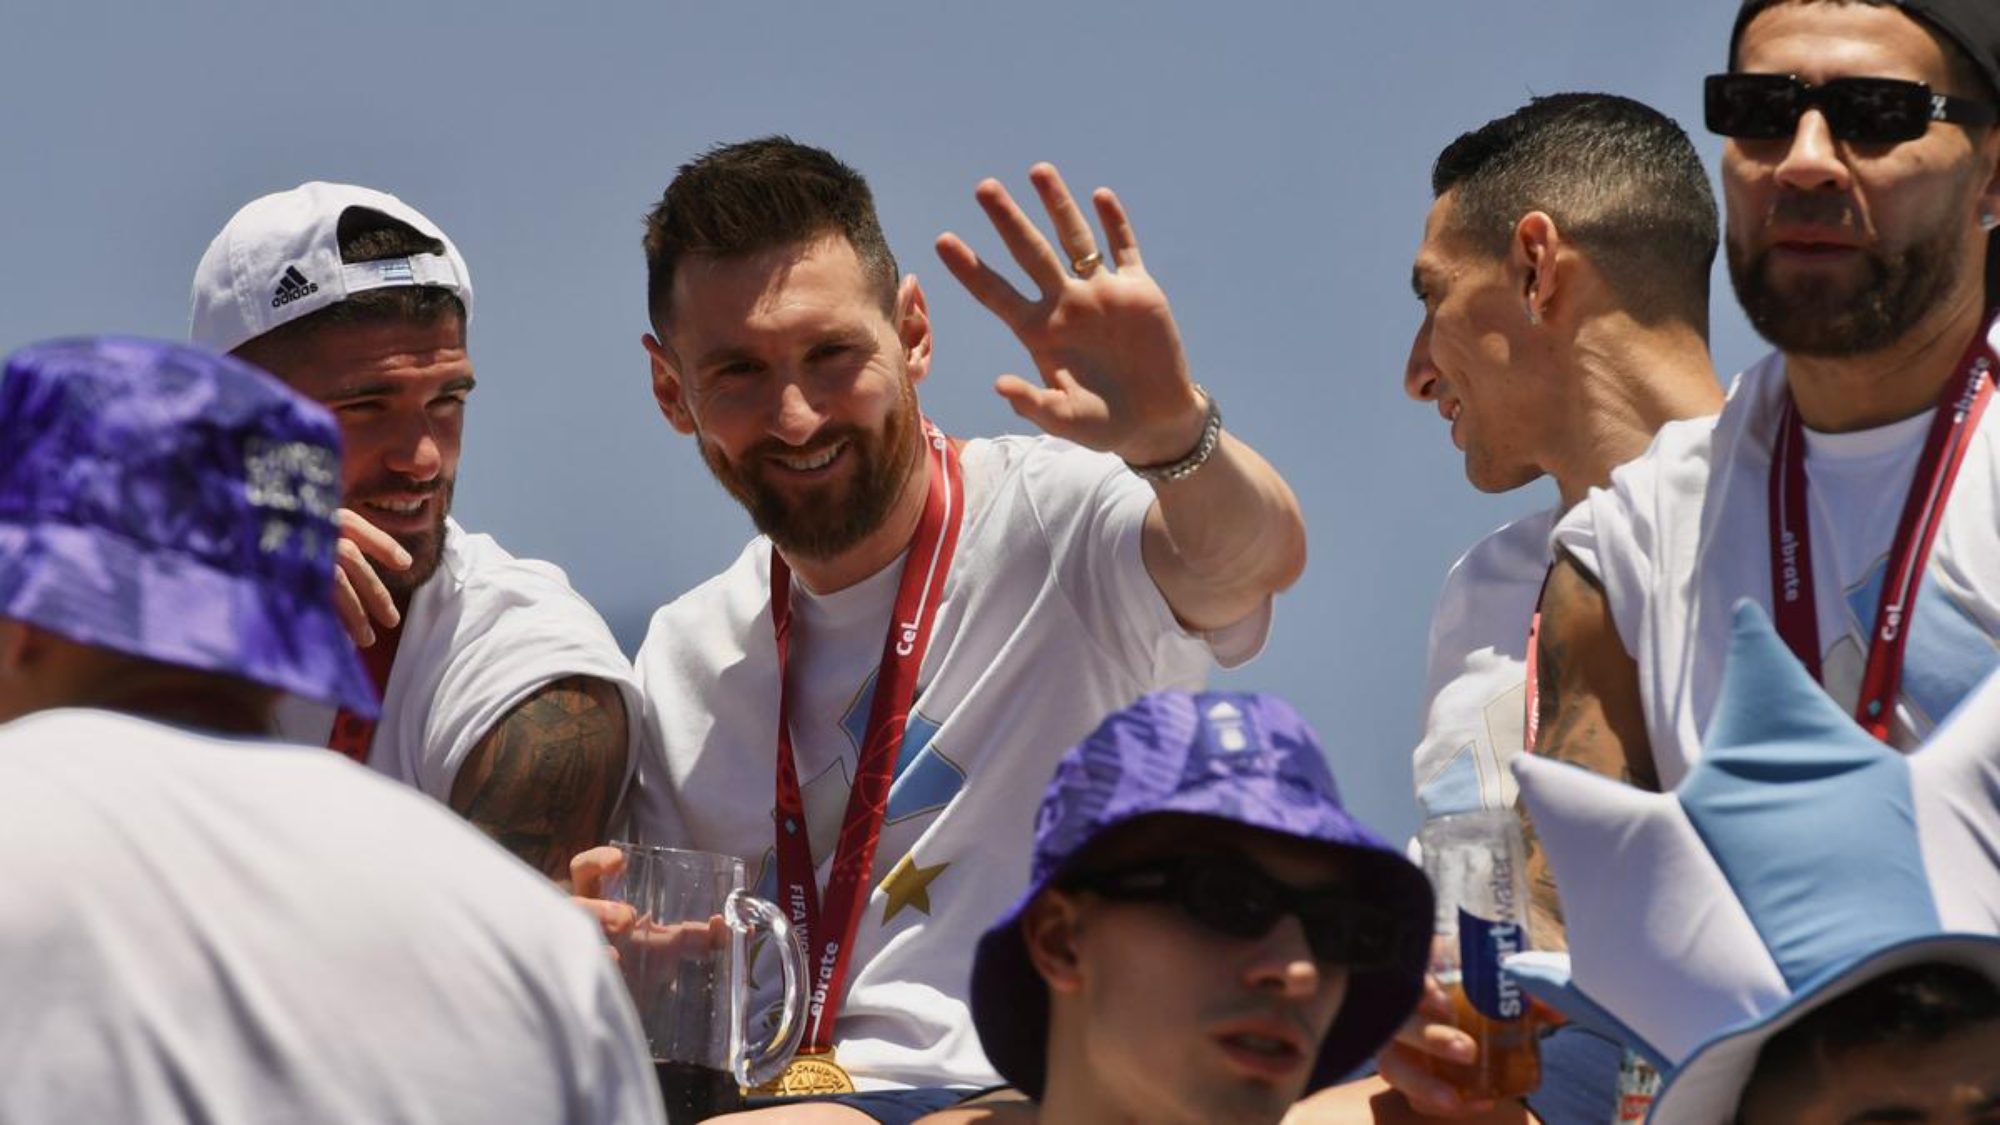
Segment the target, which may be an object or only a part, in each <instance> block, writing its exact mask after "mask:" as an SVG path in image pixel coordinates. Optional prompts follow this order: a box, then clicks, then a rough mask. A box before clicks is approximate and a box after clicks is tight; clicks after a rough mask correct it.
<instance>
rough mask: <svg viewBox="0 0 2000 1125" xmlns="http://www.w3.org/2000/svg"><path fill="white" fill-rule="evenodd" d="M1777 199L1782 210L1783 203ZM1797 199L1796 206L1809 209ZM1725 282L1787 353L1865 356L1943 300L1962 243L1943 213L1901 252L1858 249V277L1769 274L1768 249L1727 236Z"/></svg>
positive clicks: (1887, 343) (1760, 327)
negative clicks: (1788, 278)
mask: <svg viewBox="0 0 2000 1125" xmlns="http://www.w3.org/2000/svg"><path fill="white" fill-rule="evenodd" d="M1785 206H1786V205H1785V204H1783V203H1781V204H1780V210H1781V211H1782V210H1784V209H1785ZM1810 207H1811V205H1809V204H1801V205H1799V206H1798V207H1797V208H1796V209H1797V210H1800V211H1804V210H1808V209H1810ZM1727 244H1728V257H1729V281H1730V284H1731V285H1732V286H1734V287H1735V289H1736V299H1737V301H1738V302H1739V303H1740V304H1741V305H1742V306H1743V311H1744V313H1745V314H1746V315H1748V316H1749V318H1750V324H1751V326H1752V327H1754V328H1755V329H1756V330H1757V333H1758V335H1761V336H1763V337H1764V339H1766V340H1768V341H1770V342H1771V344H1772V345H1774V346H1775V347H1777V348H1778V349H1779V350H1780V351H1783V352H1785V353H1787V354H1789V355H1803V356H1818V357H1825V358H1840V357H1845V356H1856V355H1869V354H1872V353H1875V352H1880V351H1883V350H1884V349H1886V348H1888V347H1890V346H1891V345H1893V344H1895V343H1896V342H1897V341H1898V340H1900V339H1902V338H1903V336H1904V335H1905V334H1906V333H1908V332H1909V331H1910V329H1912V328H1913V327H1915V326H1916V325H1917V323H1918V322H1919V321H1921V320H1922V319H1923V318H1924V316H1925V315H1927V314H1928V313H1930V312H1931V311H1932V310H1933V309H1935V308H1937V307H1938V306H1939V305H1940V304H1942V303H1943V300H1944V297H1945V294H1946V293H1947V292H1948V291H1949V290H1950V289H1951V285H1952V282H1953V281H1954V280H1955V279H1956V278H1957V276H1958V273H1959V269H1960V267H1961V266H1962V265H1963V264H1964V261H1965V252H1966V247H1965V241H1964V239H1963V237H1962V236H1961V235H1960V234H1959V233H1958V232H1957V231H1956V230H1955V229H1953V223H1952V222H1951V221H1950V220H1949V219H1948V218H1946V219H1942V220H1940V221H1938V222H1937V223H1936V224H1935V225H1934V226H1933V227H1931V228H1930V229H1928V230H1926V231H1923V232H1921V233H1920V235H1919V237H1918V238H1917V239H1916V240H1914V241H1913V242H1911V243H1910V244H1909V245H1908V246H1906V247H1905V248H1903V249H1902V250H1900V251H1898V252H1896V253H1893V254H1889V255H1883V254H1880V253H1878V252H1876V251H1874V250H1870V249H1866V248H1863V249H1862V251H1861V254H1862V258H1863V263H1864V265H1865V266H1866V267H1867V268H1866V270H1865V271H1864V276H1863V277H1862V278H1861V280H1860V281H1858V282H1855V281H1848V280H1846V279H1839V280H1835V279H1830V278H1824V277H1812V278H1798V279H1794V280H1793V281H1792V282H1791V283H1790V284H1789V285H1783V284H1780V283H1779V282H1778V281H1777V280H1776V279H1775V278H1773V277H1772V276H1771V260H1770V257H1771V250H1770V249H1769V248H1766V249H1764V250H1761V251H1758V252H1756V253H1755V254H1752V253H1750V252H1749V251H1748V250H1746V249H1745V248H1744V247H1743V246H1741V245H1740V244H1739V243H1738V242H1737V240H1735V239H1733V238H1732V239H1729V240H1727Z"/></svg>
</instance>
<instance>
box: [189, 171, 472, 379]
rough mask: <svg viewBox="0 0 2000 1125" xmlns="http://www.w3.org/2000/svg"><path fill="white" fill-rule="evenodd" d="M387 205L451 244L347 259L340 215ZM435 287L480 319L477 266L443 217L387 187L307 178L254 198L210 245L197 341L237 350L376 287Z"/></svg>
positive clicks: (200, 274)
mask: <svg viewBox="0 0 2000 1125" xmlns="http://www.w3.org/2000/svg"><path fill="white" fill-rule="evenodd" d="M357 207H358V208H362V209H364V210H368V211H379V212H381V213H382V214H384V215H387V216H389V217H390V218H392V219H396V220H398V221H400V222H404V223H408V224H409V225H410V226H411V227H413V228H415V229H416V230H417V232H418V233H420V234H423V235H425V236H426V237H429V238H435V239H437V240H438V241H439V242H440V243H442V244H443V245H444V253H443V254H413V255H411V256H410V257H407V258H389V259H385V260H383V261H379V262H342V261H341V260H340V239H339V232H340V217H341V216H342V215H344V214H346V213H347V212H348V211H349V210H350V209H352V208H357ZM396 285H434V286H438V287H439V288H443V289H448V290H450V291H451V292H452V293H453V294H455V295H456V296H457V297H458V301H459V304H461V305H463V306H464V307H465V318H466V320H467V322H470V321H471V319H472V273H471V271H469V270H467V269H466V267H465V259H464V258H463V257H460V256H459V253H458V247H456V246H454V245H452V242H451V239H449V238H446V237H445V233H444V232H443V231H441V230H439V229H438V227H437V224H436V223H433V222H431V221H430V220H429V219H426V218H424V217H423V215H421V214H419V213H418V211H417V209H416V208H414V207H411V206H410V205H409V204H407V203H404V202H403V201H402V200H400V199H397V198H396V197H395V196H393V195H390V194H388V193H386V192H380V191H374V190H371V189H369V188H364V187H355V186H353V185H351V184H328V183H319V182H314V183H309V184H300V185H299V186H298V187H295V188H293V189H292V190H290V191H281V192H278V193H277V194H275V195H267V196H264V197H263V198H261V199H254V200H251V201H250V202H249V203H247V204H245V205H244V207H243V209H242V210H241V211H238V212H236V214H235V216H234V217H232V218H231V219H230V220H229V223H228V225H226V226H224V227H223V228H222V233H221V234H218V235H216V236H215V241H213V242H211V243H209V244H208V252H207V253H205V254H203V255H202V256H201V264H200V265H198V266H196V267H195V271H194V294H193V305H194V308H193V313H192V315H191V317H190V325H189V329H188V339H189V340H190V341H191V342H192V343H194V344H197V345H199V346H201V347H204V348H209V349H212V350H214V351H218V352H227V351H233V350H235V349H236V348H239V347H241V346H242V345H243V344H245V343H246V342H248V341H250V340H253V339H255V338H256V337H258V336H262V335H263V334H264V333H266V332H269V331H271V330H272V329H273V328H276V327H278V326H279V325H281V324H286V323H289V322H291V321H294V320H297V319H298V318H300V317H302V316H305V315H306V314H307V313H310V312H316V311H318V310H320V309H323V308H326V307H327V306H328V305H333V304H338V303H339V302H341V301H344V300H346V299H347V298H349V297H351V296H353V295H354V294H356V293H361V292H364V291H366V290H369V289H385V288H388V287H390V286H396Z"/></svg>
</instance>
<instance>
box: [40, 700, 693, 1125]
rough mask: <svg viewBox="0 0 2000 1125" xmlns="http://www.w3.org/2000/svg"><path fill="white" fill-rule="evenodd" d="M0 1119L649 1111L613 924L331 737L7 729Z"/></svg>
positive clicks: (66, 714) (656, 1116) (310, 1118)
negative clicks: (605, 929)
mask: <svg viewBox="0 0 2000 1125" xmlns="http://www.w3.org/2000/svg"><path fill="white" fill-rule="evenodd" d="M0 870H4V871H5V872H6V877H5V878H0V997H4V1000H0V1060H4V1062H0V1072H4V1074H5V1078H4V1080H0V1121H18V1122H38V1121H104V1122H113V1121H121V1122H122V1121H132V1122H137V1121H146V1122H156V1121H202V1122H212V1123H215V1125H234V1123H239V1122H286V1123H288V1125H291V1123H298V1122H329V1123H333V1122H339V1123H343V1125H345V1123H348V1122H357V1121H371V1122H375V1121H379V1122H389V1121H397V1122H438V1123H446V1122H461V1121H536V1122H575V1123H578V1125H582V1123H586V1122H634V1123H643V1122H659V1121H660V1120H661V1119H662V1115H661V1101H660V1095H659V1087H658V1084H657V1082H656V1081H655V1079H654V1077H653V1071H652V1067H651V1065H650V1059H649V1056H648V1054H647V1051H646V1046H645V1040H644V1039H643V1038H642V1037H641V1034H640V1031H639V1026H638V1021H637V1019H636V1017H634V1015H633V1014H632V1009H631V1005H630V1003H629V1001H628V1000H627V999H626V994H625V989H624V986H623V984H622V983H621V981H620V980H619V977H618V974H617V972H616V970H615V969H614V968H613V967H612V965H611V963H610V961H609V959H608V958H607V957H606V955H605V950H604V946H603V941H602V939H601V938H599V937H598V935H597V932H596V926H595V925H594V924H593V923H592V922H591V920H590V919H589V918H588V917H587V916H585V915H584V914H583V913H582V912H581V911H579V910H577V909H575V908H574V907H573V906H571V905H570V904H569V903H568V902H567V901H565V900H564V899H563V897H562V896H561V895H560V894H558V893H557V892H556V890H555V889H554V888H553V887H552V886H551V885H550V884H549V882H548V881H547V880H546V879H543V878H541V877H540V876H539V875H536V874H535V873H534V872H533V871H530V870H529V869H528V868H527V867H525V866H523V865H522V864H521V863H520V862H519V861H517V860H515V859H514V858H512V857H511V856H509V855H507V854H506V853H505V852H504V851H502V850H501V849H500V848H499V847H498V846H497V845H495V844H494V843H493V842H491V841H490V840H488V839H486V837H484V836H483V835H481V834H480V833H479V832H477V831H475V830H474V829H472V828H471V827H469V826H467V825H466V824H464V823H462V822H461V821H459V820H458V819H457V818H456V817H453V816H451V815H450V814H449V813H447V812H444V811H443V810H440V809H439V808H438V807H437V806H436V805H435V804H433V803H431V802H429V801H427V800H424V799H422V798H420V797H418V796H416V795H415V794H413V793H411V792H410V791H409V790H408V789H406V788H404V787H402V786H398V785H393V784H390V783H388V782H386V781H384V780H382V779H381V778H379V777H376V776H374V775H372V774H370V773H369V772H368V771H367V770H364V769H361V768H359V767H356V766H355V765H354V764H353V763H351V762H348V761H346V760H345V759H343V758H341V757H339V756H337V755H335V754H331V753H328V752H327V751H326V750H324V749H315V748H311V747H297V746H286V745H283V744H279V743H270V742H261V741H252V740H231V739H223V738H211V737H204V736H201V735H197V734H193V733H190V732H188V731H184V730H180V729H177V728H174V727H168V726H163V725H160V724H157V723H152V722H146V721H143V720H140V719H136V718H131V717H128V716H124V715H117V714H111V713H109V712H103V711H84V710H62V711H50V712H44V713H42V714H39V715H34V716H30V717H28V718H24V719H20V720H18V721H16V722H13V723H10V724H7V725H5V726H0Z"/></svg>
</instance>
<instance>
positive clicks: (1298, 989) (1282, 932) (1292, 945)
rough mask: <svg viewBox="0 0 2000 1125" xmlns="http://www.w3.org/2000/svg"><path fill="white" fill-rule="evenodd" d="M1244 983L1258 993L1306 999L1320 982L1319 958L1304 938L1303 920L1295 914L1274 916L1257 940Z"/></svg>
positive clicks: (1316, 990)
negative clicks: (1314, 954)
mask: <svg viewBox="0 0 2000 1125" xmlns="http://www.w3.org/2000/svg"><path fill="white" fill-rule="evenodd" d="M1246 977H1247V980H1246V983H1247V984H1249V985H1250V986H1251V987H1252V988H1254V989H1256V990H1257V991H1259V992H1270V993H1274V994H1276V995H1279V996H1282V997H1284V998H1285V999H1287V1000H1307V999H1310V998H1311V997H1312V996H1313V994H1315V993H1317V992H1318V991H1319V989H1320V985H1321V983H1322V973H1321V971H1320V966H1319V961H1318V960H1317V959H1315V958H1314V957H1313V952H1312V945H1311V943H1309V942H1308V941H1307V940H1306V930H1305V925H1304V923H1302V922H1300V921H1299V919H1298V917H1297V916H1296V915H1292V914H1287V915H1285V916H1284V917H1283V918H1280V919H1278V924H1277V925H1275V926H1273V927H1272V928H1271V932H1270V933H1268V934H1265V935H1264V936H1263V937H1262V938H1260V939H1258V943H1257V954H1256V956H1255V957H1253V958H1252V959H1251V961H1250V965H1249V968H1248V969H1247V971H1246Z"/></svg>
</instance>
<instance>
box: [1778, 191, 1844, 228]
mask: <svg viewBox="0 0 2000 1125" xmlns="http://www.w3.org/2000/svg"><path fill="white" fill-rule="evenodd" d="M1766 225H1767V226H1785V225H1797V226H1815V227H1851V226H1854V225H1855V221H1854V209H1853V207H1851V206H1849V204H1848V201H1847V200H1846V199H1843V198H1841V197H1839V196H1836V195H1830V194H1827V193H1825V192H1789V191H1788V192H1783V193H1781V194H1780V195H1779V196H1778V198H1777V199H1776V200H1775V201H1774V202H1773V203H1772V204H1771V214H1770V217H1769V219H1768V220H1767V221H1766Z"/></svg>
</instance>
